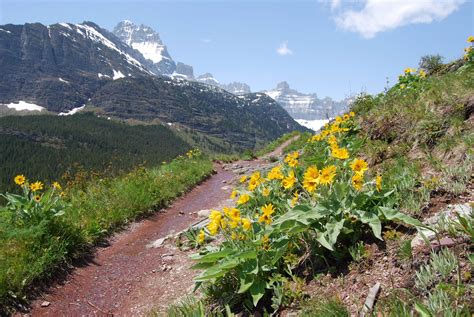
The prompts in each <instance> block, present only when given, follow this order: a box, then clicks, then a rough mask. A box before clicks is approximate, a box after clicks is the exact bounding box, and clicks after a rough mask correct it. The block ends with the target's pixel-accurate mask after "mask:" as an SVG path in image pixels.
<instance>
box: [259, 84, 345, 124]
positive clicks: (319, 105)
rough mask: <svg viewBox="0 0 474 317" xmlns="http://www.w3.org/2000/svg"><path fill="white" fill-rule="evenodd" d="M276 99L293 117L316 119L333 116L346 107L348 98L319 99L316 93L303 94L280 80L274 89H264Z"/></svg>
mask: <svg viewBox="0 0 474 317" xmlns="http://www.w3.org/2000/svg"><path fill="white" fill-rule="evenodd" d="M264 92H265V93H266V94H267V95H268V96H269V97H271V98H273V99H274V100H276V101H277V102H278V103H279V104H280V105H282V106H283V108H285V110H286V111H287V112H288V113H289V114H290V115H291V116H292V117H293V118H295V119H305V120H317V119H328V118H333V117H335V116H337V115H339V114H341V113H343V112H344V111H345V110H346V109H347V107H348V100H342V101H334V100H332V99H331V98H329V97H326V98H324V99H319V98H318V96H317V95H316V94H304V93H301V92H298V91H297V90H294V89H291V88H290V85H289V84H288V83H287V82H285V81H284V82H281V83H279V84H278V85H277V87H276V88H275V89H272V90H267V91H264Z"/></svg>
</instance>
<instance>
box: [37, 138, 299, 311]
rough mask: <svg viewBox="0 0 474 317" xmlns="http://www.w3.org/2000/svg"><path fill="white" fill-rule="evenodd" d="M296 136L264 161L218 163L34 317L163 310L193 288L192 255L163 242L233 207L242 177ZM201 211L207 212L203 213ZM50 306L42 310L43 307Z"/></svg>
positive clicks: (101, 252) (48, 296)
mask: <svg viewBox="0 0 474 317" xmlns="http://www.w3.org/2000/svg"><path fill="white" fill-rule="evenodd" d="M296 139H297V137H295V138H292V139H290V140H288V141H286V142H285V143H284V144H282V145H281V146H280V147H278V148H277V149H276V150H274V151H273V152H271V153H269V154H267V155H265V156H264V157H262V159H259V160H255V161H251V162H236V163H233V164H227V165H223V166H222V165H216V167H215V170H216V174H214V175H213V176H212V177H210V178H209V179H208V180H206V181H205V182H203V183H202V184H200V185H199V186H197V187H195V188H194V189H193V190H192V191H190V192H189V193H187V194H186V195H184V196H183V197H181V198H179V199H178V200H176V201H175V202H174V203H173V204H172V205H171V207H169V208H167V209H165V210H163V211H162V212H159V213H157V214H155V215H153V216H152V217H150V218H148V219H145V220H143V221H140V222H137V223H134V224H132V225H131V226H130V227H129V228H128V229H127V230H124V231H122V232H120V233H118V234H116V235H115V236H114V237H113V238H111V239H110V240H109V245H108V246H107V247H104V248H99V249H98V250H97V251H96V254H95V256H94V258H93V260H92V261H91V262H90V263H89V264H88V265H87V266H83V267H78V268H76V269H75V270H74V272H73V273H72V274H71V275H70V276H69V277H68V278H67V280H66V281H64V282H62V283H60V284H56V285H54V286H52V287H51V288H50V289H49V291H48V292H47V293H45V294H43V295H42V296H41V297H40V298H38V299H37V300H35V301H33V302H32V304H31V308H32V309H31V312H30V314H29V315H30V316H142V315H147V313H149V312H150V310H152V309H157V310H158V311H160V312H163V311H165V310H166V307H167V306H168V305H169V304H171V303H173V302H175V301H176V299H178V298H181V297H182V296H184V295H186V294H189V293H190V292H191V291H192V288H193V277H194V275H195V274H196V273H197V272H195V271H194V270H190V269H189V267H190V266H191V265H192V263H191V261H190V259H189V255H190V254H191V253H194V252H195V251H194V250H191V251H187V252H185V251H181V250H179V249H178V248H177V247H176V246H175V243H173V242H172V241H170V240H165V241H163V238H165V237H167V236H171V235H173V234H176V233H178V232H180V231H182V230H185V229H186V228H188V227H189V226H190V225H192V224H194V223H196V222H198V221H199V220H200V219H202V218H203V214H205V213H206V210H209V209H211V208H220V207H222V206H223V205H224V204H230V203H231V201H229V200H228V197H229V195H230V192H231V190H232V187H231V186H229V185H230V184H232V183H233V182H235V181H236V178H237V176H238V174H243V173H248V172H251V171H252V170H255V169H260V168H265V167H268V166H270V165H271V163H269V162H267V161H266V160H265V159H264V158H269V157H271V156H279V155H281V153H282V150H283V148H285V147H286V146H287V145H288V144H290V143H291V142H293V141H294V140H296ZM199 211H201V212H199ZM45 302H49V305H48V306H47V307H42V304H44V305H46V304H48V303H45Z"/></svg>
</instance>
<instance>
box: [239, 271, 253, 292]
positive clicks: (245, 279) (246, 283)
mask: <svg viewBox="0 0 474 317" xmlns="http://www.w3.org/2000/svg"><path fill="white" fill-rule="evenodd" d="M239 275H240V278H239V282H240V287H239V290H238V291H237V294H242V293H245V292H246V291H247V290H248V289H249V288H250V286H252V284H253V281H254V279H255V275H249V274H244V273H241V274H239Z"/></svg>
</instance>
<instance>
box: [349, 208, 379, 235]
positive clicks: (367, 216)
mask: <svg viewBox="0 0 474 317" xmlns="http://www.w3.org/2000/svg"><path fill="white" fill-rule="evenodd" d="M355 213H356V214H357V215H358V216H359V219H360V221H361V222H362V223H365V224H368V225H369V226H370V228H371V229H372V232H373V233H374V236H376V237H377V238H378V239H380V240H383V239H382V223H381V221H380V219H379V217H378V216H377V215H376V214H374V213H372V212H369V211H365V210H356V211H355Z"/></svg>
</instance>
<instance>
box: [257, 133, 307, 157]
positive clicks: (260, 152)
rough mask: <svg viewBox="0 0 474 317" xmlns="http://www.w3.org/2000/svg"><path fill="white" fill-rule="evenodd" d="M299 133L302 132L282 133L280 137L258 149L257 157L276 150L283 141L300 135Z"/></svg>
mask: <svg viewBox="0 0 474 317" xmlns="http://www.w3.org/2000/svg"><path fill="white" fill-rule="evenodd" d="M299 134H301V132H298V131H293V132H291V133H287V134H284V135H282V136H281V137H279V138H278V139H276V140H274V141H272V142H270V143H268V144H267V145H266V146H265V147H263V148H262V149H260V150H258V151H257V153H256V156H257V157H259V156H263V155H265V154H268V153H270V152H272V151H274V150H275V149H276V148H277V147H279V146H280V145H282V144H283V143H285V142H286V141H288V140H289V139H291V138H292V137H294V136H296V135H299Z"/></svg>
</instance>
